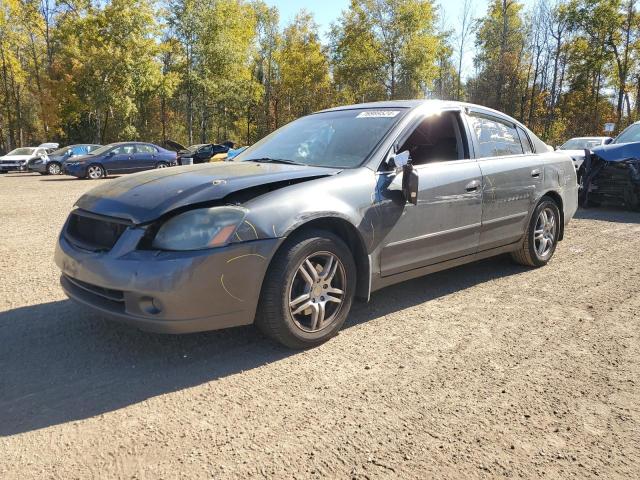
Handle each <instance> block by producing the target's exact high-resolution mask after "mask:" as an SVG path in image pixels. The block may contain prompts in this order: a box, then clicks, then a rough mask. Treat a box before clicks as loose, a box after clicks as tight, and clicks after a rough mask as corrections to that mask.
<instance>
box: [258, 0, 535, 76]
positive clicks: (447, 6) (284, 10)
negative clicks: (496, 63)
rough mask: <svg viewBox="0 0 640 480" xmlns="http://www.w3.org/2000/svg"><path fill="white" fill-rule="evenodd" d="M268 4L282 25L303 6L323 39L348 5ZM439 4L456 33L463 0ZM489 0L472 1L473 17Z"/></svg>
mask: <svg viewBox="0 0 640 480" xmlns="http://www.w3.org/2000/svg"><path fill="white" fill-rule="evenodd" d="M265 1H266V3H267V4H268V5H275V6H276V7H278V10H279V11H280V22H281V24H282V26H283V27H284V26H285V25H287V24H288V23H289V22H291V20H293V18H294V17H295V15H296V13H298V12H299V11H300V10H301V9H303V8H305V9H307V10H308V11H310V12H311V13H313V16H314V18H315V20H316V23H317V24H318V25H319V27H320V33H321V34H322V37H323V39H324V40H325V41H326V40H327V34H328V33H329V29H330V27H331V23H332V22H334V21H335V20H336V19H337V18H338V17H340V14H341V12H342V11H343V10H344V9H346V8H347V7H348V5H349V0H321V1H319V0H309V1H304V0H265ZM437 3H438V4H440V5H441V7H440V8H441V10H440V14H441V15H442V16H443V18H444V21H445V24H446V25H447V27H448V28H449V29H452V30H453V31H454V34H455V33H456V24H457V23H458V19H459V18H460V15H461V13H462V5H463V0H444V1H443V0H440V1H438V2H437ZM523 3H524V4H525V5H531V4H532V3H533V0H523ZM488 4H489V0H474V1H473V7H472V9H473V13H474V16H475V17H479V16H481V15H484V14H485V13H486V11H487V5H488ZM468 43H469V48H468V51H467V52H466V53H465V56H464V64H465V68H464V70H467V68H468V67H471V66H472V65H473V54H472V52H471V49H472V47H473V45H472V43H473V42H472V41H470V42H468Z"/></svg>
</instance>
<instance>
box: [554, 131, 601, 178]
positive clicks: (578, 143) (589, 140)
mask: <svg viewBox="0 0 640 480" xmlns="http://www.w3.org/2000/svg"><path fill="white" fill-rule="evenodd" d="M612 141H613V138H611V137H575V138H571V139H569V140H567V141H566V142H565V143H564V144H562V145H560V146H559V147H558V148H557V150H561V151H562V152H563V153H566V154H567V155H569V156H570V157H571V159H572V160H573V164H574V165H575V167H576V172H577V171H578V170H579V169H580V167H581V166H582V163H583V162H584V151H585V150H591V149H592V148H594V147H599V146H601V145H608V144H609V143H611V142H612Z"/></svg>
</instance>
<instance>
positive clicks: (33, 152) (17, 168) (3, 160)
mask: <svg viewBox="0 0 640 480" xmlns="http://www.w3.org/2000/svg"><path fill="white" fill-rule="evenodd" d="M46 156H47V150H46V149H45V148H43V147H20V148H16V149H14V150H11V151H10V152H9V153H7V154H6V155H5V156H3V157H0V173H6V172H27V171H28V170H29V163H30V162H31V161H33V160H35V159H37V158H45V157H46Z"/></svg>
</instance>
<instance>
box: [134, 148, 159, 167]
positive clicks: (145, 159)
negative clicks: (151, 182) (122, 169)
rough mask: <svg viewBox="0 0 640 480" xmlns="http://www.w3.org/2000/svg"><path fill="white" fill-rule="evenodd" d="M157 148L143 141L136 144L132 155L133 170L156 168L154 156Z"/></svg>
mask: <svg viewBox="0 0 640 480" xmlns="http://www.w3.org/2000/svg"><path fill="white" fill-rule="evenodd" d="M157 154H158V150H157V149H156V148H155V147H154V146H152V145H147V144H144V143H138V144H136V150H135V153H134V155H133V163H134V166H133V168H134V169H135V171H137V172H139V171H143V170H150V169H152V168H156V160H157V159H156V157H157Z"/></svg>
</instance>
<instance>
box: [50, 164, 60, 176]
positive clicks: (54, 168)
mask: <svg viewBox="0 0 640 480" xmlns="http://www.w3.org/2000/svg"><path fill="white" fill-rule="evenodd" d="M47 173H48V174H49V175H60V174H61V173H62V166H61V165H60V164H59V163H56V162H51V163H49V164H48V165H47Z"/></svg>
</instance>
